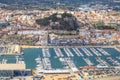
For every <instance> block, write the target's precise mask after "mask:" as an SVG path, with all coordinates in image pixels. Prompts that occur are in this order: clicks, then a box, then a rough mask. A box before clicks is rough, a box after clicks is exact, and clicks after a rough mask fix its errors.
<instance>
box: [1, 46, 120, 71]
mask: <svg viewBox="0 0 120 80" xmlns="http://www.w3.org/2000/svg"><path fill="white" fill-rule="evenodd" d="M23 53H24V54H23V55H22V58H23V59H24V62H25V64H26V68H27V69H37V70H54V69H65V70H66V69H67V70H70V71H77V67H80V66H91V65H94V66H99V67H100V66H101V67H110V66H112V67H117V66H120V59H119V56H120V52H119V51H118V50H116V49H115V48H106V47H103V48H102V47H87V48H86V47H78V48H77V47H74V48H73V47H71V48H66V47H65V48H59V47H57V48H25V49H24V50H23ZM19 56H20V55H19ZM16 59H17V57H16V55H5V56H2V55H1V56H0V63H6V62H10V63H16V61H15V60H16ZM19 60H22V59H19Z"/></svg>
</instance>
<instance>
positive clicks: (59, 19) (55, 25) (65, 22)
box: [36, 13, 80, 31]
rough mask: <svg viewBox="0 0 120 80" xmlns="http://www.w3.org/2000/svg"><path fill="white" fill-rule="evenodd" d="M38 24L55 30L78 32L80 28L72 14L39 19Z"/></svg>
mask: <svg viewBox="0 0 120 80" xmlns="http://www.w3.org/2000/svg"><path fill="white" fill-rule="evenodd" d="M36 23H37V24H38V25H41V26H47V27H49V29H53V30H68V31H72V30H77V28H79V26H80V25H79V24H78V21H77V20H76V18H75V17H74V16H73V15H72V14H68V13H63V14H57V13H55V14H53V15H51V16H49V17H46V18H43V19H37V20H36Z"/></svg>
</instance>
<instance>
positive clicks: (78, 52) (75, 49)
mask: <svg viewBox="0 0 120 80" xmlns="http://www.w3.org/2000/svg"><path fill="white" fill-rule="evenodd" d="M72 49H73V51H74V52H75V53H76V54H77V56H84V55H83V54H82V53H81V52H80V51H79V50H78V48H72Z"/></svg>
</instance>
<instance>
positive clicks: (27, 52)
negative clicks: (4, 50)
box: [0, 48, 120, 69]
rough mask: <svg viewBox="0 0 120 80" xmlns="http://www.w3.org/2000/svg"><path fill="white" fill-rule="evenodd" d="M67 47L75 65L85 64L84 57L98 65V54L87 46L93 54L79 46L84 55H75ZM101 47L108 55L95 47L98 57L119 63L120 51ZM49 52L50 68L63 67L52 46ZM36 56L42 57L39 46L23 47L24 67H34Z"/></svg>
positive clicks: (10, 58) (13, 59)
mask: <svg viewBox="0 0 120 80" xmlns="http://www.w3.org/2000/svg"><path fill="white" fill-rule="evenodd" d="M68 49H69V50H70V52H72V54H73V55H74V56H73V57H70V58H71V59H72V60H73V61H74V63H75V65H76V66H77V67H79V66H87V65H88V64H87V63H86V62H85V61H84V58H88V59H89V60H90V61H91V62H92V63H93V65H98V64H99V62H98V61H96V58H97V57H98V56H96V55H95V54H94V53H92V51H91V50H90V49H89V48H87V50H88V51H89V52H91V53H92V54H93V56H87V55H86V53H85V52H84V51H82V49H81V48H78V50H79V51H80V52H81V53H82V54H83V55H84V56H83V57H82V56H77V54H76V53H75V51H74V50H73V49H72V48H68ZM95 49H96V48H95ZM103 49H104V50H105V51H106V52H108V53H109V54H110V55H109V56H105V55H103V54H101V52H100V51H98V50H97V49H96V50H97V51H98V52H99V53H100V54H101V55H102V56H100V57H99V58H101V59H102V60H104V61H106V62H107V63H108V64H109V65H111V66H114V65H113V64H112V63H111V62H110V61H109V60H108V59H107V58H108V57H110V58H113V59H114V60H117V61H118V62H119V63H120V59H119V58H117V57H120V52H118V51H117V50H115V49H114V48H103ZM60 50H61V52H62V54H63V55H64V57H65V58H66V57H68V56H67V54H66V52H65V51H64V49H63V48H61V49H60ZM49 53H50V55H51V57H50V58H49V59H50V61H51V64H52V68H55V69H56V68H63V66H62V62H60V60H59V58H58V57H57V55H56V53H55V51H54V49H53V48H49ZM38 56H40V57H43V53H42V49H41V48H39V49H35V48H33V49H24V55H23V58H24V61H25V63H26V67H27V68H28V69H34V68H36V61H35V58H37V57H38ZM3 58H5V59H8V62H9V63H11V62H15V56H1V57H0V60H2V59H3Z"/></svg>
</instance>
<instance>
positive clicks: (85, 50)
mask: <svg viewBox="0 0 120 80" xmlns="http://www.w3.org/2000/svg"><path fill="white" fill-rule="evenodd" d="M81 49H82V50H83V52H84V53H85V54H86V55H87V56H93V55H92V53H90V52H89V51H88V50H87V49H86V48H81Z"/></svg>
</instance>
